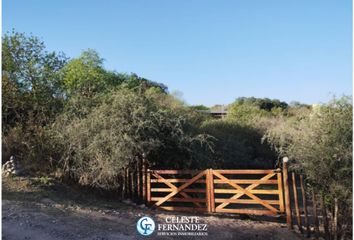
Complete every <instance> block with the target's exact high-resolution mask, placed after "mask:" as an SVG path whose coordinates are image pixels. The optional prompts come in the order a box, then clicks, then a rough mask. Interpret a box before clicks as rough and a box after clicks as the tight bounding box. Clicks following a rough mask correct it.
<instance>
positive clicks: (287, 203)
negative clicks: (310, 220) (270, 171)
mask: <svg viewBox="0 0 354 240" xmlns="http://www.w3.org/2000/svg"><path fill="white" fill-rule="evenodd" d="M288 161H289V159H288V158H287V157H284V158H283V183H284V196H285V210H286V223H287V225H288V228H289V229H293V223H292V222H293V221H292V216H291V205H290V191H289V176H288Z"/></svg>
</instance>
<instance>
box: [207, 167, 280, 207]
mask: <svg viewBox="0 0 354 240" xmlns="http://www.w3.org/2000/svg"><path fill="white" fill-rule="evenodd" d="M213 173H214V175H215V176H217V177H218V178H220V179H221V180H224V181H226V182H227V183H228V184H230V185H231V186H233V187H234V188H236V189H238V190H241V191H243V192H244V193H245V194H246V195H247V196H249V197H250V198H252V199H254V200H255V201H258V202H259V203H260V204H261V205H263V206H264V207H266V208H268V209H269V210H271V211H273V212H274V213H277V212H278V210H277V209H276V208H274V207H272V206H271V205H269V204H268V203H266V202H265V201H263V200H262V199H260V198H259V197H257V196H256V195H253V194H252V193H250V192H249V191H248V190H246V189H244V188H242V187H241V186H239V185H237V184H236V183H234V182H232V181H230V180H229V179H227V178H226V177H224V176H223V175H221V174H220V173H218V172H213Z"/></svg>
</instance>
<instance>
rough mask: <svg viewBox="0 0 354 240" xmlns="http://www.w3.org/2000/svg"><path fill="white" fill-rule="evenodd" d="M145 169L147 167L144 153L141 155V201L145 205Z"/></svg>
mask: <svg viewBox="0 0 354 240" xmlns="http://www.w3.org/2000/svg"><path fill="white" fill-rule="evenodd" d="M146 169H147V166H146V155H145V153H143V164H142V179H141V180H142V184H141V185H142V190H143V192H142V195H143V196H142V199H143V203H145V204H146V203H147V201H146V200H147V199H146V189H147V185H146V184H147V182H146V177H147V176H146Z"/></svg>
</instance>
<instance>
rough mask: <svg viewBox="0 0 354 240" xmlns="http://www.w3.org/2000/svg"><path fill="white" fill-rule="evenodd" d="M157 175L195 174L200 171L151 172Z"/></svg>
mask: <svg viewBox="0 0 354 240" xmlns="http://www.w3.org/2000/svg"><path fill="white" fill-rule="evenodd" d="M152 171H153V172H154V173H157V174H159V175H163V174H195V173H198V172H200V171H202V170H152Z"/></svg>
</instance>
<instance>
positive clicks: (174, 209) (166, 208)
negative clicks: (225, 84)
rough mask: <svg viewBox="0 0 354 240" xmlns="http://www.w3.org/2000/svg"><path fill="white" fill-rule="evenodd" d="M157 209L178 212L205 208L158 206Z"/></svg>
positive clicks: (203, 209) (200, 210)
mask: <svg viewBox="0 0 354 240" xmlns="http://www.w3.org/2000/svg"><path fill="white" fill-rule="evenodd" d="M157 209H161V210H167V211H180V212H206V211H207V208H202V207H170V206H168V207H167V206H159V207H157Z"/></svg>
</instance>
